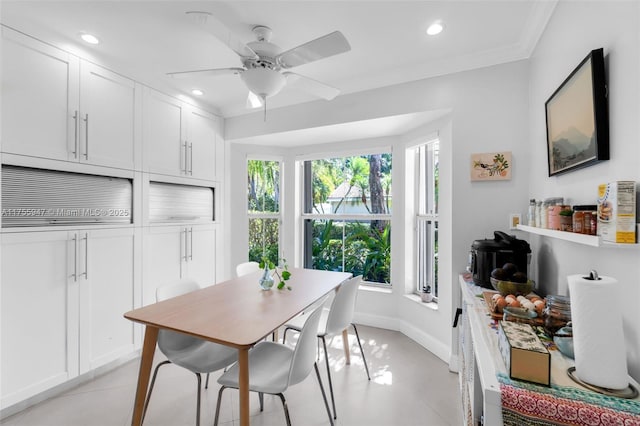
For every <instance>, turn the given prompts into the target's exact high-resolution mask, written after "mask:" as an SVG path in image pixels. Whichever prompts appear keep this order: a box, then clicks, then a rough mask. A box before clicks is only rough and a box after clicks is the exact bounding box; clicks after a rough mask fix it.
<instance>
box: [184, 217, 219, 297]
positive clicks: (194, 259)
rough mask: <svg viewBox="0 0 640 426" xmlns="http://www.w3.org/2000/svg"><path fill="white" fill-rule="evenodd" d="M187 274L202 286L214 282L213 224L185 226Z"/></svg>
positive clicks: (214, 241) (214, 245) (214, 235)
mask: <svg viewBox="0 0 640 426" xmlns="http://www.w3.org/2000/svg"><path fill="white" fill-rule="evenodd" d="M187 243H188V247H187V254H188V256H187V271H186V273H187V276H188V277H189V278H191V279H193V280H195V281H197V282H198V283H199V284H200V285H201V286H202V287H207V286H210V285H213V284H215V283H216V230H215V228H214V225H194V226H189V227H187Z"/></svg>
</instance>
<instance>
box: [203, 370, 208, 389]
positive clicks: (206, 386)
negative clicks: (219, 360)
mask: <svg viewBox="0 0 640 426" xmlns="http://www.w3.org/2000/svg"><path fill="white" fill-rule="evenodd" d="M204 388H205V389H209V373H207V381H206V382H204Z"/></svg>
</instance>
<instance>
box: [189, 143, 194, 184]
mask: <svg viewBox="0 0 640 426" xmlns="http://www.w3.org/2000/svg"><path fill="white" fill-rule="evenodd" d="M189 174H190V175H191V176H193V142H191V143H190V144H189Z"/></svg>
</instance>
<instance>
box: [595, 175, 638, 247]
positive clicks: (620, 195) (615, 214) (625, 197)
mask: <svg viewBox="0 0 640 426" xmlns="http://www.w3.org/2000/svg"><path fill="white" fill-rule="evenodd" d="M598 235H600V237H601V238H602V240H603V241H608V242H612V243H629V244H634V243H635V242H636V183H635V182H634V181H618V182H611V183H603V184H600V185H599V186H598Z"/></svg>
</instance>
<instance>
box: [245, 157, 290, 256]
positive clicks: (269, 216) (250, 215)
mask: <svg viewBox="0 0 640 426" xmlns="http://www.w3.org/2000/svg"><path fill="white" fill-rule="evenodd" d="M249 161H262V162H275V163H278V185H279V188H280V191H279V194H278V211H277V212H256V211H250V210H249V204H248V201H249V200H248V193H247V194H245V195H246V197H245V208H246V213H247V222H246V224H247V238H248V240H247V259H249V253H250V251H251V247H250V246H249V244H248V242H249V241H250V235H249V232H250V227H249V224H250V222H251V221H252V220H254V219H264V220H277V221H278V259H276V263H277V262H279V261H280V259H282V258H283V253H284V249H283V244H284V242H283V229H282V225H283V222H284V221H283V214H284V213H283V208H282V202H283V183H284V176H283V175H284V160H283V159H282V158H275V157H271V156H247V158H246V161H245V167H246V173H245V177H248V176H249V167H248V164H249ZM247 189H248V188H247Z"/></svg>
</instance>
